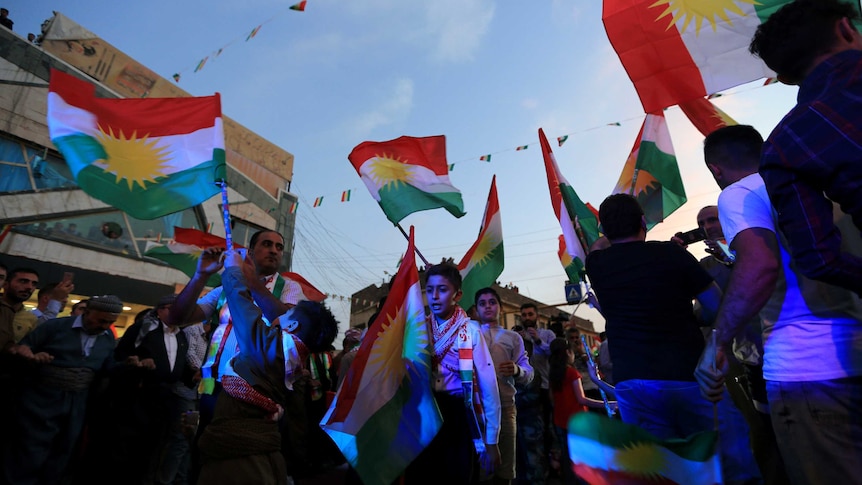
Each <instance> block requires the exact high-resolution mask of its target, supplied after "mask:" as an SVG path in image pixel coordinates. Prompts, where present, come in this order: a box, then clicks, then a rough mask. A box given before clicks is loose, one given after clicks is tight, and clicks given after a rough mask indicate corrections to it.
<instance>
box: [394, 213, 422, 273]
mask: <svg viewBox="0 0 862 485" xmlns="http://www.w3.org/2000/svg"><path fill="white" fill-rule="evenodd" d="M395 227H397V228H398V230H399V231H401V234H403V235H404V239H406V240H408V241H409V240H410V236H408V235H407V233H406V232H405V231H404V228H403V227H401V223H400V222H399V223H396V224H395ZM413 250H414V251H416V255H417V256H419V259H421V260H422V262H423V263H425V266H426V267H428V266H431V263H429V262H428V260H427V259H425V256H422V253H421V252H419V248H417V247H416V243H413Z"/></svg>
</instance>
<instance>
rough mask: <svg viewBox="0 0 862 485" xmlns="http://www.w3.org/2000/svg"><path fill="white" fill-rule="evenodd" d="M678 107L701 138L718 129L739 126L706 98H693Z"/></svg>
mask: <svg viewBox="0 0 862 485" xmlns="http://www.w3.org/2000/svg"><path fill="white" fill-rule="evenodd" d="M679 107H680V109H682V112H683V113H685V116H686V117H687V118H688V120H689V121H691V124H693V125H694V127H695V128H697V129H698V131H700V132H701V133H702V134H703V136H707V135H709V134H710V133H712V132H713V131H715V130H717V129H719V128H724V127H725V126H732V125H737V124H739V123H737V122H736V120H734V119H733V118H731V117H730V116H728V115H727V113H725V112H724V111H722V110H720V109H719V108H718V106H716V105H714V104H712V102H711V101H710V100H709V99H707V98H694V99H692V100H689V101H685V102H683V103H680V104H679Z"/></svg>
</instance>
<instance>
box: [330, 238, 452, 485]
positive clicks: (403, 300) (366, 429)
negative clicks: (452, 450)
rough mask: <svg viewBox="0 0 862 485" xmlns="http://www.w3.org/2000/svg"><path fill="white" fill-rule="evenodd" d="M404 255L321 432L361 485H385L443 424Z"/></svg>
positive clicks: (415, 282)
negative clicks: (390, 287)
mask: <svg viewBox="0 0 862 485" xmlns="http://www.w3.org/2000/svg"><path fill="white" fill-rule="evenodd" d="M415 254H416V253H415V251H414V243H413V227H412V226H411V227H410V237H409V243H408V245H407V253H406V254H405V255H404V259H403V261H402V262H401V266H400V267H399V268H398V273H397V274H396V275H395V279H394V280H393V283H392V289H391V291H390V292H389V296H388V297H387V298H386V303H385V304H384V305H383V308H382V309H381V310H380V315H379V316H378V317H377V319H376V320H375V321H374V323H372V324H371V327H370V328H369V335H371V336H374V337H373V338H366V339H364V340H363V341H362V344H361V345H360V346H359V350H358V352H357V354H356V359H355V360H354V361H353V364H352V365H351V366H350V370H348V372H347V376H346V377H345V379H344V382H342V384H341V387H339V389H338V393H337V394H336V395H335V399H334V400H333V401H332V405H331V406H330V407H329V410H328V411H327V413H326V415H325V416H324V417H323V420H322V421H321V422H320V426H321V427H322V428H323V430H324V431H326V433H327V434H329V436H330V437H331V438H332V440H333V441H334V442H335V444H336V445H337V446H338V448H339V449H340V450H341V453H342V454H344V457H345V458H346V459H347V461H348V462H349V463H350V465H351V466H353V468H354V469H355V470H356V472H357V473H358V474H359V477H360V478H361V479H362V483H365V484H366V485H389V484H390V483H392V482H393V480H395V478H396V477H398V475H400V474H401V473H402V472H403V471H404V470H405V469H406V468H407V465H409V464H410V462H411V461H413V460H414V459H415V458H416V457H417V456H419V453H421V452H422V450H423V449H424V448H425V447H426V446H428V444H429V443H430V442H431V440H432V439H434V436H435V435H436V434H437V432H438V431H439V430H440V426H441V425H442V423H443V420H442V417H441V416H440V411H439V410H438V408H437V403H436V402H435V401H434V395H433V392H432V391H431V351H432V349H431V342H430V338H429V335H428V325H427V324H426V322H425V308H424V306H423V305H424V304H423V302H422V291H421V289H420V286H419V273H418V272H417V271H416V256H415Z"/></svg>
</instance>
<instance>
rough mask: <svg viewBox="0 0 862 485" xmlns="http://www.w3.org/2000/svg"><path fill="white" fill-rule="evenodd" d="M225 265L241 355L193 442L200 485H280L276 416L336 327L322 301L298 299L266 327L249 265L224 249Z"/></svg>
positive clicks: (281, 472)
mask: <svg viewBox="0 0 862 485" xmlns="http://www.w3.org/2000/svg"><path fill="white" fill-rule="evenodd" d="M224 267H225V271H224V274H222V284H223V286H224V291H225V294H226V296H227V304H228V305H229V307H230V312H231V316H232V318H233V331H234V332H235V334H236V340H237V344H238V345H239V349H240V352H239V354H238V355H237V356H236V357H234V358H233V359H232V360H231V365H230V366H229V367H230V369H228V372H226V373H225V375H224V376H223V378H222V385H223V386H224V392H222V393H221V394H220V395H219V397H218V401H217V402H216V406H215V416H214V418H213V421H212V423H210V425H209V426H207V428H206V430H205V431H204V433H203V434H202V435H201V438H200V440H199V442H198V446H199V448H200V452H201V455H202V457H203V467H202V469H201V472H200V476H199V483H234V484H245V483H247V484H252V483H271V484H286V483H287V469H286V466H285V462H284V458H283V456H282V454H281V435H280V433H279V430H278V419H280V418H281V416H282V414H283V410H284V404H285V402H286V400H287V393H289V392H293V384H294V382H295V381H296V380H297V379H298V378H300V377H301V376H302V374H303V371H304V369H303V363H304V362H305V360H306V358H307V357H308V354H309V353H310V352H312V353H313V352H320V351H322V350H325V349H326V348H327V347H329V345H331V344H332V341H333V340H335V334H336V333H337V331H338V323H337V322H336V321H335V318H334V317H333V316H332V313H331V312H330V311H329V310H328V309H326V307H324V306H323V305H322V304H319V303H315V302H311V301H304V302H300V303H299V304H298V305H296V306H294V307H292V308H291V309H289V310H288V311H287V312H286V313H285V314H284V315H282V316H281V317H279V318H278V319H277V320H276V321H275V322H273V323H272V325H267V324H266V323H265V322H264V320H263V318H262V314H261V310H260V308H258V307H257V306H256V305H255V304H254V301H253V300H252V297H251V292H250V291H249V289H248V281H249V280H250V279H251V278H255V277H256V276H255V270H254V265H253V264H252V263H251V261H249V260H248V259H243V258H242V256H241V255H240V253H239V252H237V251H228V252H227V253H225V264H224ZM285 419H305V417H304V416H301V417H300V416H285Z"/></svg>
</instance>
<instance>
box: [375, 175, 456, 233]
mask: <svg viewBox="0 0 862 485" xmlns="http://www.w3.org/2000/svg"><path fill="white" fill-rule="evenodd" d="M378 194H379V195H380V202H379V203H380V208H382V209H383V212H385V213H386V216H387V218H389V220H390V221H393V222H395V223H397V222H400V221H401V220H402V219H404V218H405V217H407V215H408V214H411V213H413V212H418V211H423V210H429V209H437V208H439V207H442V208H444V209H446V210H447V211H449V213H450V214H452V215H453V216H455V217H461V216H463V215H464V201H463V199H462V198H461V193H460V192H426V191H423V190H420V189H418V188H416V187H414V186H412V185H410V184H405V183H403V182H402V183H389V184H386V185H385V186H383V187H382V188H381V189H380V192H378Z"/></svg>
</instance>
